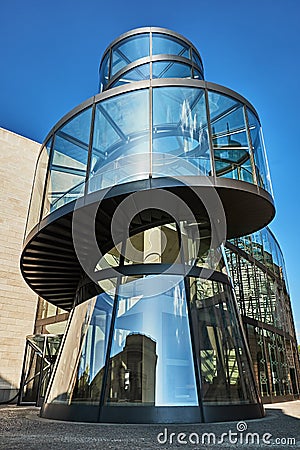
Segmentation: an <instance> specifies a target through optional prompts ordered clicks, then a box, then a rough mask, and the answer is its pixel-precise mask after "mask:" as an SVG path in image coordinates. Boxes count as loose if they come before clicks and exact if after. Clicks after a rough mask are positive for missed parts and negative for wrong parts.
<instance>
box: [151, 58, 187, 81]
mask: <svg viewBox="0 0 300 450" xmlns="http://www.w3.org/2000/svg"><path fill="white" fill-rule="evenodd" d="M152 77H153V78H192V68H191V66H188V65H187V64H183V63H179V62H172V61H158V62H154V63H153V64H152Z"/></svg>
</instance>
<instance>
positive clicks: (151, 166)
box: [149, 80, 153, 178]
mask: <svg viewBox="0 0 300 450" xmlns="http://www.w3.org/2000/svg"><path fill="white" fill-rule="evenodd" d="M150 83H151V84H152V82H151V80H150ZM149 139H150V142H149V144H150V145H149V152H150V171H149V178H152V174H153V142H152V139H153V88H152V86H151V85H150V87H149Z"/></svg>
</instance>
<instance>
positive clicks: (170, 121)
mask: <svg viewBox="0 0 300 450" xmlns="http://www.w3.org/2000/svg"><path fill="white" fill-rule="evenodd" d="M209 174H210V153H209V144H208V133H207V120H206V109H205V96H204V91H203V89H196V88H185V87H163V88H155V89H153V176H176V175H178V176H180V175H209Z"/></svg>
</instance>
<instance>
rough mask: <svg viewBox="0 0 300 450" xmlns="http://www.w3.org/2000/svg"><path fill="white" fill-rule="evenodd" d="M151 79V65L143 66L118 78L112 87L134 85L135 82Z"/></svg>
mask: <svg viewBox="0 0 300 450" xmlns="http://www.w3.org/2000/svg"><path fill="white" fill-rule="evenodd" d="M149 78H150V64H142V65H141V66H138V67H135V68H134V69H131V70H129V71H128V72H126V73H124V74H123V75H122V76H120V77H118V78H117V80H116V81H115V82H114V83H112V85H111V87H116V86H121V85H123V84H128V83H132V82H133V81H141V80H149Z"/></svg>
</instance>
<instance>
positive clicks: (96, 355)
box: [21, 27, 275, 423]
mask: <svg viewBox="0 0 300 450" xmlns="http://www.w3.org/2000/svg"><path fill="white" fill-rule="evenodd" d="M99 75H100V88H99V90H100V92H99V93H98V94H97V95H95V96H94V97H92V98H91V99H89V100H87V101H86V102H84V103H83V104H81V105H79V106H78V107H77V108H75V109H74V110H73V111H71V112H70V113H69V114H67V115H66V116H65V117H64V118H63V119H61V121H60V122H59V123H58V124H57V125H55V126H54V128H53V129H52V130H51V132H50V133H49V135H48V136H47V138H46V140H45V142H44V144H43V146H42V149H41V152H40V155H39V158H38V162H37V167H36V174H35V180H34V185H33V190H32V197H31V204H30V208H29V214H28V220H27V227H26V233H25V240H24V249H23V253H22V256H21V269H22V273H23V276H24V278H25V280H26V281H27V283H28V284H29V285H30V286H31V288H32V289H33V290H35V292H37V293H38V294H39V295H40V296H41V297H43V298H44V299H45V300H47V301H49V302H51V303H53V304H55V305H56V306H57V307H59V308H63V309H66V310H70V311H71V313H70V317H69V321H68V325H67V329H66V333H65V336H64V339H63V342H62V346H61V350H60V355H59V356H58V360H57V363H56V366H55V368H54V371H53V374H52V378H51V380H50V383H49V389H48V392H47V395H46V399H45V403H44V405H43V407H42V412H41V414H42V416H43V417H49V418H57V419H65V420H78V421H92V422H97V421H100V422H132V423H151V422H152V423H155V422H158V423H159V422H187V423H188V422H189V423H193V422H206V421H207V422H209V421H220V420H228V417H230V418H231V419H232V420H238V419H247V418H258V417H262V416H263V414H264V412H263V407H262V402H261V398H260V391H259V388H258V385H257V383H256V376H255V370H254V366H253V363H252V359H251V354H250V351H249V348H248V344H247V339H246V335H245V332H244V326H243V323H242V319H241V314H240V312H239V308H238V303H237V300H236V297H235V293H234V289H233V283H232V277H233V275H232V264H229V266H228V261H229V262H230V263H231V262H232V261H231V260H230V258H229V260H228V247H227V250H226V251H225V248H224V244H225V241H226V240H228V239H231V240H233V241H232V242H233V244H232V246H234V242H235V241H234V240H236V239H240V238H241V236H245V235H249V234H251V233H254V232H257V231H258V230H260V229H261V228H263V227H264V226H265V225H267V224H268V223H269V222H270V221H271V220H272V218H273V217H274V214H275V208H274V202H273V194H272V188H271V182H270V175H269V171H268V165H267V159H266V153H265V148H264V144H263V139H262V133H261V126H260V121H259V117H258V115H257V112H256V111H255V109H254V107H253V106H252V105H251V104H250V103H249V102H248V101H247V100H246V99H245V98H243V97H242V96H240V95H239V94H237V93H236V92H234V91H232V90H230V89H227V88H225V87H223V86H220V85H216V84H214V83H209V82H207V81H205V80H204V69H203V64H202V60H201V57H200V55H199V53H198V51H197V49H196V48H195V47H194V46H193V44H192V43H191V42H189V41H188V40H187V39H186V38H184V37H183V36H181V35H179V34H177V33H174V32H172V31H170V30H166V29H163V28H154V27H150V28H141V29H136V30H132V31H130V32H128V33H126V34H124V35H122V36H120V37H119V38H117V39H116V40H115V41H114V42H113V43H112V44H111V45H110V46H109V47H108V48H107V49H106V51H105V52H104V56H103V58H102V61H101V64H100V73H99ZM226 252H227V254H226ZM229 256H230V255H229ZM233 267H234V266H233ZM238 300H239V298H238Z"/></svg>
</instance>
